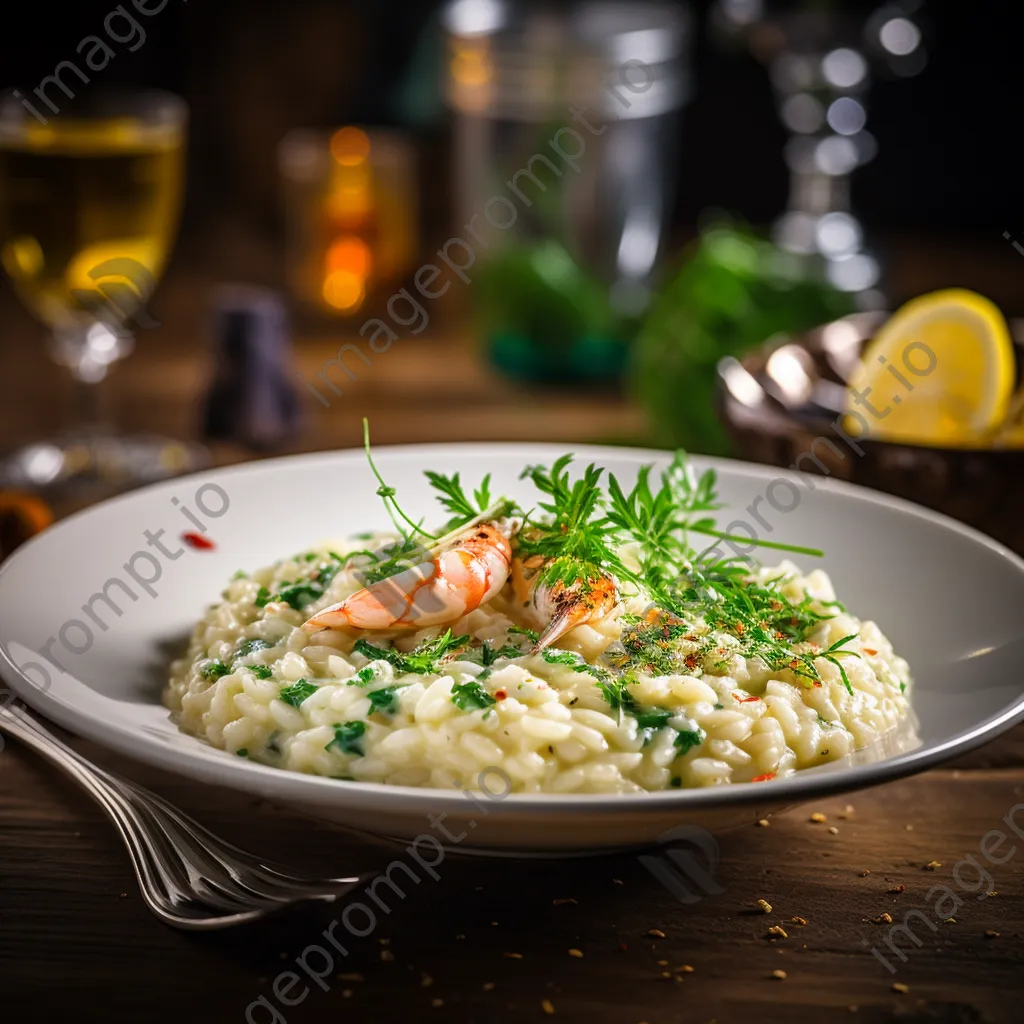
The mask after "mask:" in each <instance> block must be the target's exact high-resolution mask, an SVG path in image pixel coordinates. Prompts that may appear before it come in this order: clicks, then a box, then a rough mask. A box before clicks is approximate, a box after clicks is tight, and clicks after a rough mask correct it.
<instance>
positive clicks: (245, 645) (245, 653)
mask: <svg viewBox="0 0 1024 1024" xmlns="http://www.w3.org/2000/svg"><path fill="white" fill-rule="evenodd" d="M273 646H274V645H273V644H272V643H269V642H268V641H267V640H258V639H256V638H252V639H246V640H239V641H238V644H237V645H236V646H235V651H234V654H232V656H231V658H232V660H233V661H238V660H239V658H248V657H249V655H250V654H255V653H256V652H257V651H268V650H270V648H271V647H273Z"/></svg>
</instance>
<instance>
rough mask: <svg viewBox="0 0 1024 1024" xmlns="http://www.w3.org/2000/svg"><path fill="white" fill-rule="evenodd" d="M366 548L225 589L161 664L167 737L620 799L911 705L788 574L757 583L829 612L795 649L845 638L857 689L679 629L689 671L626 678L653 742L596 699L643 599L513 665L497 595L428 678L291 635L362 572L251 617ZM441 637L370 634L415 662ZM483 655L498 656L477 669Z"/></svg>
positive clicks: (895, 670)
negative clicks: (489, 775) (654, 715)
mask: <svg viewBox="0 0 1024 1024" xmlns="http://www.w3.org/2000/svg"><path fill="white" fill-rule="evenodd" d="M378 540H379V538H378ZM365 544H366V542H365V541H364V542H361V543H359V544H358V545H357V544H355V543H337V544H330V545H325V546H323V547H319V548H317V549H315V550H313V551H310V552H304V553H302V554H301V555H298V556H296V557H295V558H294V559H287V560H284V561H281V562H279V563H277V564H275V565H273V566H271V567H269V568H265V569H261V570H259V571H258V572H255V573H253V574H252V575H251V576H241V575H240V576H239V578H236V579H234V580H232V581H231V582H230V583H229V584H228V586H227V588H226V589H225V591H224V593H223V600H222V601H221V603H219V604H216V605H213V606H212V607H211V608H210V609H209V611H208V612H207V614H206V615H205V616H204V617H203V619H202V620H201V621H200V622H199V623H198V625H197V626H196V628H195V632H194V634H193V637H192V641H191V645H190V647H189V651H188V653H187V655H186V656H185V657H184V658H183V659H181V660H180V661H177V662H175V663H174V665H173V666H172V675H171V681H170V684H169V686H168V688H167V691H166V694H165V702H166V704H167V706H168V707H169V708H170V709H171V710H172V713H173V715H174V717H175V719H176V721H177V722H178V724H179V726H180V728H181V729H182V730H184V731H185V732H188V733H191V734H193V735H195V736H199V737H201V738H203V739H205V740H206V741H207V742H208V743H210V744H211V745H213V746H215V747H219V748H221V749H223V750H227V751H229V752H232V753H235V754H238V755H240V756H244V757H249V758H251V759H253V760H255V761H259V762H261V763H263V764H267V765H272V766H274V767H278V768H284V769H288V770H290V771H298V772H307V773H311V774H315V775H326V776H330V777H333V778H338V779H351V780H358V781H368V782H386V783H393V784H399V785H408V786H433V787H441V788H453V787H454V788H476V787H477V785H478V781H477V780H478V777H479V774H480V772H481V771H482V770H483V769H485V768H489V767H498V768H500V769H501V770H502V771H504V772H505V773H507V775H508V777H509V778H510V779H511V780H512V786H513V789H514V790H515V791H518V792H538V791H542V792H552V793H616V792H636V791H641V790H661V789H667V788H670V787H694V786H710V785H717V784H722V783H729V782H749V781H761V780H764V779H767V778H773V777H781V776H784V775H788V774H790V773H792V772H794V771H796V770H798V769H801V768H809V767H812V766H814V765H819V764H823V763H825V762H829V761H835V760H837V759H839V758H842V757H844V756H846V755H848V754H850V753H851V752H853V751H854V750H858V749H861V748H863V747H866V746H868V745H869V744H872V743H874V742H875V741H876V740H878V739H879V738H880V737H881V736H882V735H883V734H884V733H886V732H887V731H888V730H891V729H893V728H894V726H896V725H897V724H898V723H900V722H901V720H903V719H904V718H905V717H906V716H907V714H908V711H909V703H908V700H907V694H906V692H905V690H906V687H907V685H908V684H909V669H908V666H907V663H906V662H905V661H904V660H903V659H902V658H900V657H898V656H897V655H896V654H895V653H894V652H893V649H892V645H891V644H890V643H889V641H888V640H887V639H886V638H885V636H883V635H882V633H881V632H880V630H879V628H878V627H877V626H876V625H875V624H874V623H873V622H861V621H860V620H858V619H856V618H854V617H853V616H852V615H850V614H849V613H847V612H846V611H843V610H838V611H837V607H836V605H835V604H834V603H832V602H834V601H835V594H834V593H833V590H832V585H831V583H830V581H829V579H828V577H827V576H826V575H825V573H824V572H821V571H820V570H816V571H814V572H811V573H810V574H809V575H807V576H801V575H800V573H799V570H798V569H797V568H796V566H794V565H792V564H790V563H783V564H782V565H780V566H778V567H776V568H773V569H761V570H759V574H758V580H759V581H760V582H762V583H771V584H772V585H773V586H777V587H778V588H779V589H780V591H781V593H782V594H784V595H785V596H786V597H787V598H789V599H790V600H792V601H800V600H801V599H803V598H804V597H805V596H809V597H811V598H812V599H813V600H812V603H811V605H810V607H811V608H812V609H813V610H815V611H817V612H819V613H820V614H824V615H830V616H832V617H831V618H828V619H825V620H824V621H821V622H820V623H818V624H817V625H816V626H815V627H814V628H813V630H812V631H811V632H810V633H809V634H808V635H807V637H806V641H807V642H805V643H803V644H799V645H797V646H796V647H794V653H799V652H800V651H807V650H810V651H811V652H812V653H813V652H815V651H816V649H821V650H826V649H827V648H829V647H830V646H831V645H833V644H835V643H836V642H837V641H839V640H840V639H842V638H843V637H847V636H850V635H851V634H852V635H854V639H852V640H849V641H848V642H847V643H845V644H844V645H843V650H844V651H848V652H852V655H856V656H852V655H851V656H846V657H843V659H842V661H841V664H842V666H843V668H844V669H845V672H846V676H847V680H848V681H849V684H850V688H852V693H851V692H849V690H848V689H847V685H846V682H845V681H844V680H843V678H842V675H841V672H840V669H839V667H838V666H837V665H836V664H834V663H833V662H831V661H828V660H826V659H825V658H822V657H815V659H814V665H815V668H816V669H817V671H818V674H819V676H820V684H815V685H812V684H810V683H808V682H807V680H806V679H804V680H801V678H799V677H798V676H796V675H794V673H793V672H792V671H791V670H790V669H789V668H784V669H782V670H776V671H772V670H770V669H769V668H768V667H767V666H766V665H765V663H764V662H763V661H761V660H760V659H758V658H746V657H744V656H743V655H742V654H741V653H738V651H737V648H738V647H739V644H738V641H737V640H736V638H735V637H734V636H731V635H729V634H727V633H722V634H720V635H717V634H713V631H711V630H710V629H709V628H708V627H707V625H706V624H704V623H703V622H700V623H697V624H696V625H694V626H693V627H692V633H693V634H694V635H699V636H700V637H701V639H702V640H704V641H707V640H708V639H709V638H711V637H712V636H713V639H714V641H715V643H716V644H717V646H715V648H714V650H712V651H710V652H709V653H706V654H705V655H704V656H703V657H702V660H701V661H700V663H696V662H695V661H694V659H693V658H691V659H690V660H689V662H688V663H687V671H686V674H669V675H652V674H650V673H637V674H635V675H634V676H633V679H632V682H631V684H630V686H629V693H630V695H631V697H632V699H633V701H634V702H635V705H634V707H639V708H640V709H647V708H654V709H659V712H658V713H659V714H660V715H661V718H660V720H658V721H657V723H656V725H655V726H653V727H648V728H644V727H643V726H642V725H641V724H640V723H639V722H638V721H637V718H636V717H635V716H634V715H633V714H630V713H626V712H624V711H623V710H622V709H621V708H620V709H615V708H613V707H612V706H611V704H610V702H609V699H608V697H607V696H606V693H605V692H603V690H602V687H601V686H600V685H599V684H600V683H601V681H602V680H607V679H609V678H611V676H610V674H609V668H608V665H607V664H605V663H604V659H603V657H602V656H603V655H606V653H607V652H608V651H609V649H610V647H611V649H612V650H614V646H613V645H615V642H616V641H618V640H619V639H620V637H621V635H622V631H623V623H624V621H628V620H627V619H624V616H626V615H629V614H630V613H632V614H639V613H642V612H643V610H644V602H643V601H642V600H641V599H640V598H639V597H637V598H633V599H632V600H627V601H626V602H625V603H624V606H623V607H621V608H620V609H619V610H618V611H617V612H616V613H615V614H614V615H611V616H609V617H608V618H606V619H604V620H602V621H600V622H598V623H596V624H595V625H591V626H581V627H578V628H577V629H575V630H573V631H572V632H571V633H568V634H567V635H566V636H565V637H563V638H562V641H561V642H560V644H559V650H557V651H552V652H548V653H547V655H546V656H545V655H534V654H528V653H519V654H518V656H516V657H512V656H511V655H512V654H513V653H518V652H512V651H511V650H510V647H511V646H515V647H517V648H518V649H519V650H520V651H522V652H525V651H526V649H527V648H528V647H529V646H530V642H529V640H528V638H527V637H526V636H525V635H523V634H521V633H519V632H517V631H516V630H515V627H517V626H521V625H522V624H523V623H522V622H521V621H520V620H519V619H518V618H517V617H516V613H515V608H514V607H513V605H512V604H511V603H510V600H509V598H508V596H507V595H506V594H504V593H503V594H502V595H500V596H499V597H497V598H495V599H494V600H492V601H490V602H489V603H488V604H487V605H485V606H483V607H481V608H478V609H476V610H475V611H473V612H471V613H469V614H468V615H465V616H464V617H463V618H461V619H460V620H459V621H457V622H455V623H454V624H453V625H452V629H453V632H454V634H455V635H462V634H467V635H468V636H469V637H471V638H472V639H471V643H472V647H471V648H469V649H468V650H467V651H465V652H464V653H461V654H460V653H456V654H455V656H454V658H453V659H452V660H449V661H445V662H444V663H442V664H440V665H439V666H438V667H437V671H433V672H429V673H427V674H418V673H413V672H408V671H405V670H404V669H403V668H401V667H399V668H396V667H395V666H393V665H392V664H391V663H389V661H387V660H374V659H371V658H369V657H367V656H366V655H365V654H363V653H360V652H359V651H354V650H353V643H354V641H355V637H354V636H351V635H348V634H346V633H342V632H334V631H324V632H321V633H318V634H316V635H315V636H312V637H311V636H310V635H309V634H308V633H306V632H305V631H304V630H303V629H302V628H301V626H302V623H303V622H304V621H305V620H306V619H307V618H308V617H309V616H310V615H311V614H312V613H313V612H315V611H318V610H319V609H321V608H323V607H326V606H327V605H329V604H333V603H335V602H337V601H340V600H342V599H343V598H344V597H346V596H347V595H348V594H351V593H353V592H355V591H356V590H358V589H360V587H361V586H362V585H363V577H362V575H361V574H360V572H359V571H358V570H357V569H354V568H351V567H348V566H346V567H345V568H344V569H342V570H341V571H339V572H337V574H336V575H335V576H334V577H333V579H332V580H331V581H330V583H329V584H328V585H327V588H326V590H325V591H324V593H323V594H322V596H320V597H318V598H317V599H316V600H315V601H314V602H313V603H310V604H308V605H304V604H303V603H302V596H303V595H301V594H300V595H299V599H297V600H295V601H294V602H293V603H296V604H299V606H300V608H301V610H298V609H297V608H294V607H292V606H291V605H290V604H289V603H286V602H285V601H273V600H272V601H269V602H267V603H264V602H266V599H267V597H268V596H269V595H277V594H278V593H280V592H281V590H282V588H283V587H285V586H286V585H287V584H295V582H296V581H300V585H301V581H303V580H307V579H309V578H311V577H315V574H316V572H317V571H318V569H319V567H320V566H322V565H324V564H328V561H329V560H330V559H331V558H332V557H333V555H332V553H337V552H341V553H342V554H343V555H344V554H347V553H348V552H350V551H353V550H355V549H356V548H357V547H360V548H361V547H364V546H365ZM772 581H775V582H774V583H773V582H772ZM305 596H306V597H308V596H309V595H308V594H306V595H305ZM260 604H263V607H259V605H260ZM839 608H840V609H841V606H839ZM442 632H444V630H443V628H438V627H435V628H431V629H425V630H422V631H420V632H417V633H413V634H410V633H408V632H406V633H404V634H400V633H393V634H374V636H373V637H371V638H370V639H371V640H372V642H373V643H374V644H375V645H376V646H378V647H385V648H386V647H389V646H390V643H391V641H393V642H394V646H395V648H397V649H399V650H401V651H411V650H412V649H413V648H415V647H417V646H418V645H420V644H421V643H423V642H424V641H425V640H428V639H430V638H433V637H436V636H438V635H439V634H441V633H442ZM481 642H486V643H488V644H489V645H490V647H491V650H492V651H495V652H496V651H498V650H500V649H502V648H505V652H506V656H504V657H501V658H499V659H497V660H496V661H494V662H493V663H492V664H490V665H489V666H487V667H485V666H484V665H483V664H481V663H480V662H481V661H482V660H483V659H482V658H481V651H480V649H479V648H480V644H481ZM809 644H814V645H817V648H814V647H811V646H809ZM693 646H694V649H695V650H696V649H697V647H698V646H699V645H698V644H697V643H694V645H693ZM706 647H707V644H706V643H705V644H704V649H706ZM565 652H572V654H570V655H568V656H567V655H566V653H565ZM573 654H574V655H577V656H578V657H577V658H573V656H572V655H573ZM557 659H561V661H559V660H557ZM588 664H589V666H590V667H589V668H588ZM374 694H377V696H376V697H374V696H373V695H374ZM481 695H482V696H481ZM282 697H284V699H282ZM453 698H454V699H453ZM478 704H479V705H482V706H477V705H478Z"/></svg>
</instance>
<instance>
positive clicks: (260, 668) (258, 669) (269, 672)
mask: <svg viewBox="0 0 1024 1024" xmlns="http://www.w3.org/2000/svg"><path fill="white" fill-rule="evenodd" d="M247 667H248V669H249V671H250V672H251V673H252V674H253V675H254V676H255V677H256V678H257V679H271V678H273V675H274V672H273V669H271V668H269V667H268V666H266V665H249V666H247Z"/></svg>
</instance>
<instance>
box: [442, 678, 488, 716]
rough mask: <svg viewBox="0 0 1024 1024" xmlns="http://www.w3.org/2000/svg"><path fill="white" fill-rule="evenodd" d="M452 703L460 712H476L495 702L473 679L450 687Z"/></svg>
mask: <svg viewBox="0 0 1024 1024" xmlns="http://www.w3.org/2000/svg"><path fill="white" fill-rule="evenodd" d="M452 703H453V704H454V705H455V706H456V707H457V708H459V709H461V710H462V711H477V710H480V709H481V708H488V707H490V706H491V705H492V704H496V703H497V701H496V700H495V699H494V698H493V697H492V696H491V695H490V694H489V693H488V692H487V691H486V690H485V689H484V688H483V687H482V686H481V685H480V683H479V682H478V681H477V680H475V679H473V680H471V681H470V682H467V683H456V684H455V685H454V686H453V687H452Z"/></svg>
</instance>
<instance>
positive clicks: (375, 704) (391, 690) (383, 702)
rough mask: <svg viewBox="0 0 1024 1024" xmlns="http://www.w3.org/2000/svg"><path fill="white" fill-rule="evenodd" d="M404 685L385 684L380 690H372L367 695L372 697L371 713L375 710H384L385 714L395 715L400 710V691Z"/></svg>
mask: <svg viewBox="0 0 1024 1024" xmlns="http://www.w3.org/2000/svg"><path fill="white" fill-rule="evenodd" d="M401 689H402V687H401V686H400V685H398V686H384V687H381V689H379V690H371V691H370V692H369V693H368V694H367V695H366V696H367V697H369V698H370V714H371V715H372V714H373V713H374V712H375V711H383V712H384V713H385V714H389V715H393V714H394V713H395V711H397V710H398V703H397V701H398V691H399V690H401Z"/></svg>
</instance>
